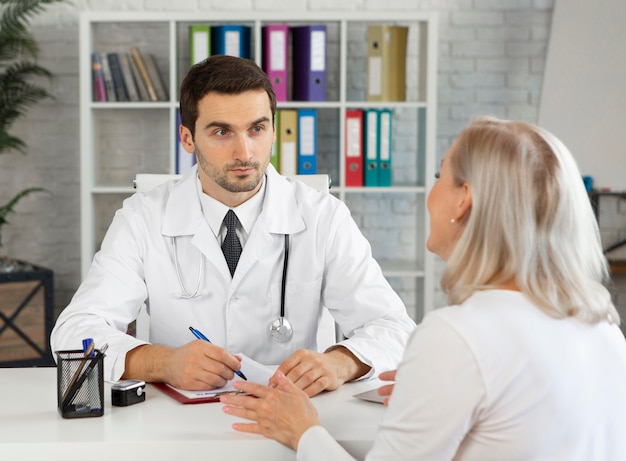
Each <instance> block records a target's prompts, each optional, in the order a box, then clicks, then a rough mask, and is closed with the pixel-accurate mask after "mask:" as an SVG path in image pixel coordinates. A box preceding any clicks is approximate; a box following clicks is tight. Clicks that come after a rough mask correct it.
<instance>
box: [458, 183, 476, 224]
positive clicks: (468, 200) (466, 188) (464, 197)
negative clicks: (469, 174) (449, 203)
mask: <svg viewBox="0 0 626 461" xmlns="http://www.w3.org/2000/svg"><path fill="white" fill-rule="evenodd" d="M460 189H461V190H460V192H459V202H458V204H457V210H456V216H455V219H456V220H457V222H458V221H460V220H461V219H463V217H464V216H466V215H467V214H468V213H469V211H470V210H471V209H472V188H471V187H470V185H469V184H468V183H466V182H465V183H463V185H462V186H461V187H460Z"/></svg>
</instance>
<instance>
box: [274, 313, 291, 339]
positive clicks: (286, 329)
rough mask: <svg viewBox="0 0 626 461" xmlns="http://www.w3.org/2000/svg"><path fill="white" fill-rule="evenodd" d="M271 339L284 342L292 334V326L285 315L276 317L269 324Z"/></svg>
mask: <svg viewBox="0 0 626 461" xmlns="http://www.w3.org/2000/svg"><path fill="white" fill-rule="evenodd" d="M270 335H271V336H272V339H273V340H274V341H276V342H279V343H286V342H287V341H289V340H290V339H291V337H292V336H293V328H292V327H291V324H290V323H289V321H288V320H287V319H286V318H285V317H278V318H277V319H276V320H274V321H273V322H272V324H271V325H270Z"/></svg>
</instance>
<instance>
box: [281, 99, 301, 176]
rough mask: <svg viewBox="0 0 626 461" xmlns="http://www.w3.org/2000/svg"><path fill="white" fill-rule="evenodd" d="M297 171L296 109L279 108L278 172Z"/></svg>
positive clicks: (283, 173) (286, 174) (294, 172)
mask: <svg viewBox="0 0 626 461" xmlns="http://www.w3.org/2000/svg"><path fill="white" fill-rule="evenodd" d="M297 173H298V111H297V110H295V109H281V110H280V174H282V175H285V176H294V175H296V174H297Z"/></svg>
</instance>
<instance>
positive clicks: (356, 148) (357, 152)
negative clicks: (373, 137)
mask: <svg viewBox="0 0 626 461" xmlns="http://www.w3.org/2000/svg"><path fill="white" fill-rule="evenodd" d="M346 123H347V127H346V128H347V130H348V136H347V139H348V145H347V149H346V155H347V156H348V157H355V158H358V157H360V156H361V140H360V139H359V138H360V137H361V121H360V120H359V119H358V118H349V119H348V120H347V121H346Z"/></svg>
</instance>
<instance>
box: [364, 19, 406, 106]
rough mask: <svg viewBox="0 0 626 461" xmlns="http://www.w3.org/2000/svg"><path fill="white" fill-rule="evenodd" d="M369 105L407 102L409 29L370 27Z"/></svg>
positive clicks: (382, 26) (386, 26)
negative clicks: (376, 102) (378, 102)
mask: <svg viewBox="0 0 626 461" xmlns="http://www.w3.org/2000/svg"><path fill="white" fill-rule="evenodd" d="M367 35H368V74H367V77H368V85H367V88H368V91H367V100H368V101H406V52H407V44H408V37H409V28H408V27H404V26H390V25H372V26H369V27H368V34H367Z"/></svg>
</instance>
